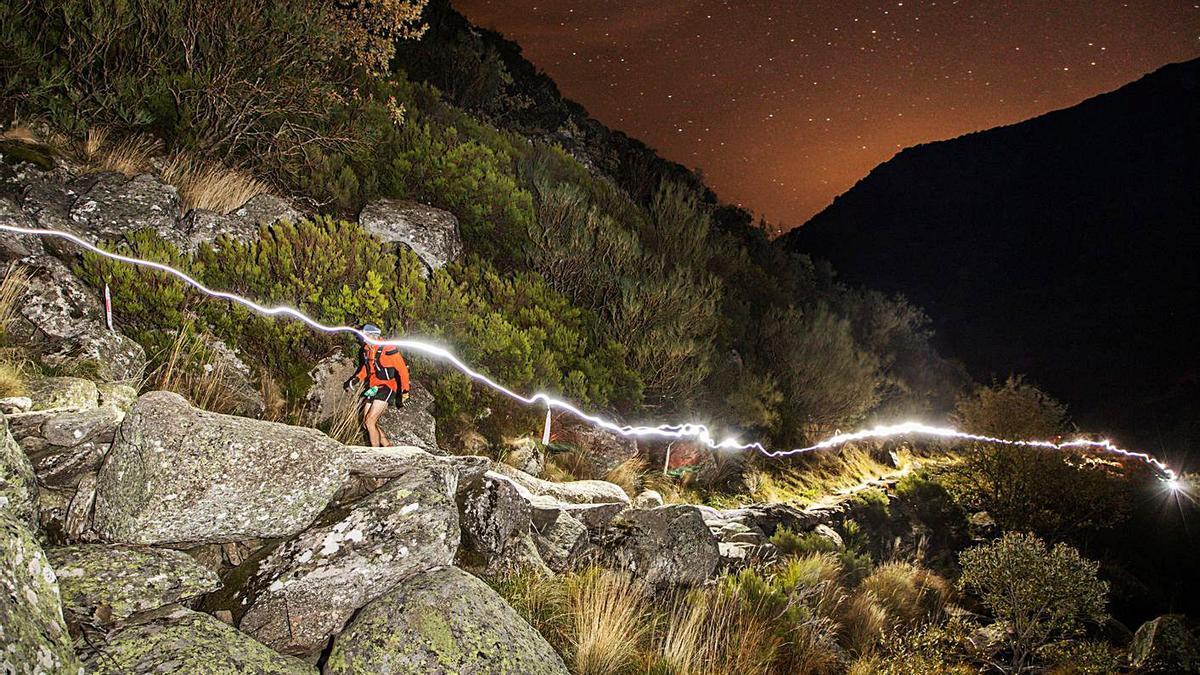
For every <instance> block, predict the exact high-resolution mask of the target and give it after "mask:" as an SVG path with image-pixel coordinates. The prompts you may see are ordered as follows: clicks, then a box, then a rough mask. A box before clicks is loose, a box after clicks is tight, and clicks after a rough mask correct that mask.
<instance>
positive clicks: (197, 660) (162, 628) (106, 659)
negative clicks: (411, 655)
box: [87, 607, 316, 675]
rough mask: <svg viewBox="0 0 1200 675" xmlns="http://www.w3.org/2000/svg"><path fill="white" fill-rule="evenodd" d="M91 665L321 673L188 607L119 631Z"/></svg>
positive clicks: (156, 671)
mask: <svg viewBox="0 0 1200 675" xmlns="http://www.w3.org/2000/svg"><path fill="white" fill-rule="evenodd" d="M87 667H88V670H89V671H90V672H93V673H96V675H169V674H171V673H178V674H179V675H190V674H191V673H253V674H254V675H313V674H314V673H315V672H316V669H315V668H313V667H312V666H310V665H308V664H307V663H305V662H303V661H300V660H299V659H296V658H293V657H290V656H283V655H282V654H278V653H276V652H274V651H272V650H271V649H270V648H269V647H266V646H264V645H262V644H259V643H258V642H256V641H255V640H254V639H253V638H251V637H250V636H248V635H246V634H244V633H241V632H239V631H238V630H237V629H235V628H233V627H232V626H229V625H228V624H225V623H222V622H221V621H219V620H218V619H214V618H213V617H211V616H209V615H207V614H201V613H199V612H193V611H191V610H190V609H186V608H183V607H171V608H164V609H162V610H159V611H158V612H155V613H152V614H150V615H148V616H146V617H144V621H143V622H140V623H136V624H133V625H130V626H128V627H126V628H124V629H122V630H120V631H118V632H117V633H116V634H114V635H112V636H110V637H109V638H108V640H106V641H105V643H104V644H103V645H101V646H100V648H99V650H98V651H97V653H96V654H94V655H93V656H92V658H90V659H88V661H87Z"/></svg>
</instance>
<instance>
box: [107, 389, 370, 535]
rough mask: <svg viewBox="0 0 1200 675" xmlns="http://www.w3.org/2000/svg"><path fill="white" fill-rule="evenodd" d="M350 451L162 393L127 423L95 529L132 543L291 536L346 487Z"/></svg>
mask: <svg viewBox="0 0 1200 675" xmlns="http://www.w3.org/2000/svg"><path fill="white" fill-rule="evenodd" d="M348 476H349V472H348V470H347V457H346V452H345V448H344V446H342V445H341V444H340V443H336V442H334V441H333V440H331V439H330V438H329V437H327V436H325V435H324V434H322V433H320V432H319V431H316V430H314V429H308V428H304V427H292V426H288V425H286V424H278V423H274V422H262V421H259V420H251V419H247V418H244V417H234V416H232V415H219V414H216V413H210V412H205V411H203V410H198V409H196V408H193V407H192V406H190V405H189V404H188V403H187V401H185V400H184V399H183V397H182V396H179V395H178V394H174V393H171V392H165V391H156V392H151V393H149V394H145V395H143V396H142V397H141V398H139V399H138V401H137V403H136V404H134V406H133V408H132V409H131V410H130V411H129V414H128V415H126V417H125V420H124V421H123V422H122V424H121V427H120V430H119V432H118V434H117V438H116V440H115V441H114V443H113V447H112V450H111V451H110V452H109V454H108V457H107V458H106V459H105V462H104V465H103V466H102V467H101V469H100V474H99V476H98V478H97V485H96V500H95V528H96V530H97V532H98V533H99V534H100V535H101V536H102V537H104V538H105V539H106V540H108V541H113V542H120V543H130V544H182V543H223V542H231V541H240V540H244V539H256V538H271V537H287V536H291V535H294V534H296V533H298V532H300V531H301V530H303V529H304V528H305V527H307V526H308V525H309V524H310V523H311V522H312V521H313V519H314V518H315V517H316V516H317V514H319V513H320V512H321V511H322V510H323V509H324V508H325V506H326V505H327V504H328V503H329V501H330V500H331V499H332V497H333V495H334V494H335V493H336V492H337V491H338V489H339V488H340V487H341V486H342V485H343V484H344V483H345V481H346V479H347V477H348Z"/></svg>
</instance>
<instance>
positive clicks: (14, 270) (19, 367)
mask: <svg viewBox="0 0 1200 675" xmlns="http://www.w3.org/2000/svg"><path fill="white" fill-rule="evenodd" d="M28 281H29V274H28V272H26V270H25V268H23V267H21V266H20V265H9V267H8V271H7V272H5V273H4V278H3V279H0V398H8V397H9V396H21V395H23V394H24V393H25V392H26V388H25V382H26V378H25V373H24V368H23V362H24V358H23V357H22V356H21V351H22V350H21V348H20V347H19V346H9V345H8V344H7V342H8V340H7V333H8V326H9V324H10V323H11V322H12V321H13V319H15V318H16V316H17V307H18V306H19V305H20V302H21V299H22V298H23V297H24V296H25V285H26V283H27V282H28Z"/></svg>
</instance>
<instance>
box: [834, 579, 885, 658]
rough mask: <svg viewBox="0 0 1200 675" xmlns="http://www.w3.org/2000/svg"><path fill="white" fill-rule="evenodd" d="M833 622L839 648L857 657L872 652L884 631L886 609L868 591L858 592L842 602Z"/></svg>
mask: <svg viewBox="0 0 1200 675" xmlns="http://www.w3.org/2000/svg"><path fill="white" fill-rule="evenodd" d="M837 619H838V623H839V625H840V627H839V631H838V632H839V638H840V640H839V641H840V642H841V644H842V646H843V647H845V648H846V650H847V651H849V652H850V653H851V654H857V655H860V656H861V655H866V654H870V653H871V652H873V651H874V650H875V648H876V647H877V646H878V645H879V642H880V640H882V639H883V636H884V632H885V631H886V630H887V628H888V613H887V610H886V609H884V608H883V607H882V606H880V604H879V601H878V600H877V599H876V598H875V594H874V593H871V592H870V591H860V592H858V593H855V594H854V595H851V596H850V597H849V598H847V599H846V600H845V602H842V603H841V604H840V605H839V606H838V610H837Z"/></svg>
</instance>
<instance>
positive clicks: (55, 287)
mask: <svg viewBox="0 0 1200 675" xmlns="http://www.w3.org/2000/svg"><path fill="white" fill-rule="evenodd" d="M20 262H21V265H22V266H23V267H24V268H25V270H26V271H27V272H28V274H29V278H28V280H27V281H26V282H25V292H24V294H23V295H22V297H21V300H20V301H19V302H18V303H16V307H17V314H18V319H19V320H17V321H14V322H13V323H12V325H10V326H9V328H8V330H9V332H10V333H11V335H12V336H13V337H14V338H15V339H18V340H21V341H23V342H27V343H28V344H30V346H31V347H32V348H33V349H32V351H33V352H34V354H35V355H36V356H37V357H38V359H39V360H40V361H42V362H43V363H45V364H47V365H50V366H56V367H68V368H73V369H79V368H80V366H81V364H88V366H87V367H88V368H90V369H91V370H94V371H95V373H96V375H98V376H99V377H100V378H101V379H104V380H110V381H125V380H134V379H136V378H138V377H140V376H141V374H142V371H143V369H144V368H145V366H146V352H145V350H144V349H142V346H141V345H139V344H138V343H136V342H134V341H133V340H131V339H130V338H127V337H125V336H124V335H121V334H120V333H115V332H113V331H110V330H108V328H107V327H106V326H105V325H104V320H103V310H102V305H101V303H100V300H99V298H97V297H96V295H95V294H94V293H93V292H92V290H91V289H89V288H88V287H87V286H86V285H84V283H83V282H82V281H80V280H79V279H78V278H76V277H75V275H74V274H71V271H70V270H69V269H67V266H66V265H64V264H63V263H62V262H60V261H58V260H57V259H55V258H51V257H49V256H41V257H38V258H27V259H22V260H21V261H20Z"/></svg>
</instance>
